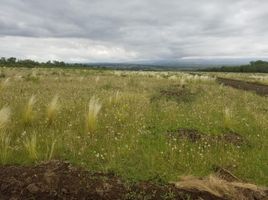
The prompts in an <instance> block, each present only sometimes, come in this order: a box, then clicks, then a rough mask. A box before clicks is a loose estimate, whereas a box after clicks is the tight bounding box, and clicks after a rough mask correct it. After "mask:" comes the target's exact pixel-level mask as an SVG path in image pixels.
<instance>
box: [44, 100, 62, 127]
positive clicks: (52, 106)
mask: <svg viewBox="0 0 268 200" xmlns="http://www.w3.org/2000/svg"><path fill="white" fill-rule="evenodd" d="M58 100H59V96H58V95H55V96H54V97H53V98H52V100H51V102H50V103H49V104H48V106H47V121H48V123H49V124H51V123H52V122H53V120H54V119H55V116H56V114H57V111H58V109H59V104H58Z"/></svg>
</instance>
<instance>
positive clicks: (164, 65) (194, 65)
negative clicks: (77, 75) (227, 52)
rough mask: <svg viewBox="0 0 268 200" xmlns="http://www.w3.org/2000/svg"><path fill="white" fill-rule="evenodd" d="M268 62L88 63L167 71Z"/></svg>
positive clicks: (220, 60)
mask: <svg viewBox="0 0 268 200" xmlns="http://www.w3.org/2000/svg"><path fill="white" fill-rule="evenodd" d="M256 60H263V61H268V57H248V58H187V59H176V60H157V61H133V62H118V63H88V64H89V65H95V66H105V67H108V68H109V67H111V68H116V67H118V68H122V67H123V68H126V69H129V68H135V69H136V68H139V67H140V68H144V67H146V68H165V69H176V68H178V69H186V70H190V69H197V68H207V67H222V66H239V65H246V64H249V63H250V62H251V61H256Z"/></svg>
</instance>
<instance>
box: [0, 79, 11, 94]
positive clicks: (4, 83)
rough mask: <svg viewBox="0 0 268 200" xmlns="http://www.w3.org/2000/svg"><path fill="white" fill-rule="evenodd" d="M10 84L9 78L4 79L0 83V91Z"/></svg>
mask: <svg viewBox="0 0 268 200" xmlns="http://www.w3.org/2000/svg"><path fill="white" fill-rule="evenodd" d="M9 83H10V78H7V79H5V80H4V81H2V82H1V83H0V91H2V90H4V89H5V88H6V87H7V86H8V85H9Z"/></svg>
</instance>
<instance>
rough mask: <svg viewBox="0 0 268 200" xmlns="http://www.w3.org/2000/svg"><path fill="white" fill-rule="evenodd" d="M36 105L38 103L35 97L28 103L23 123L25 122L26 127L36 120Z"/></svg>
mask: <svg viewBox="0 0 268 200" xmlns="http://www.w3.org/2000/svg"><path fill="white" fill-rule="evenodd" d="M35 103H36V98H35V96H31V98H30V99H29V101H28V103H27V106H26V109H25V113H24V116H23V122H24V124H25V125H29V124H31V123H32V121H33V119H34V112H33V107H34V104H35Z"/></svg>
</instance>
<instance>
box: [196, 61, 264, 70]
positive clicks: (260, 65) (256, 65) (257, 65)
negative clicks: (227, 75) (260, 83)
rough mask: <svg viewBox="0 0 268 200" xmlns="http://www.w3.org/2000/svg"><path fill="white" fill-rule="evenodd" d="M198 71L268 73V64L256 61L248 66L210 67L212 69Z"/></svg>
mask: <svg viewBox="0 0 268 200" xmlns="http://www.w3.org/2000/svg"><path fill="white" fill-rule="evenodd" d="M200 71H208V72H258V73H268V62H267V61H262V60H258V61H251V62H250V63H249V64H248V65H240V66H222V67H212V68H206V69H200Z"/></svg>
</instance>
